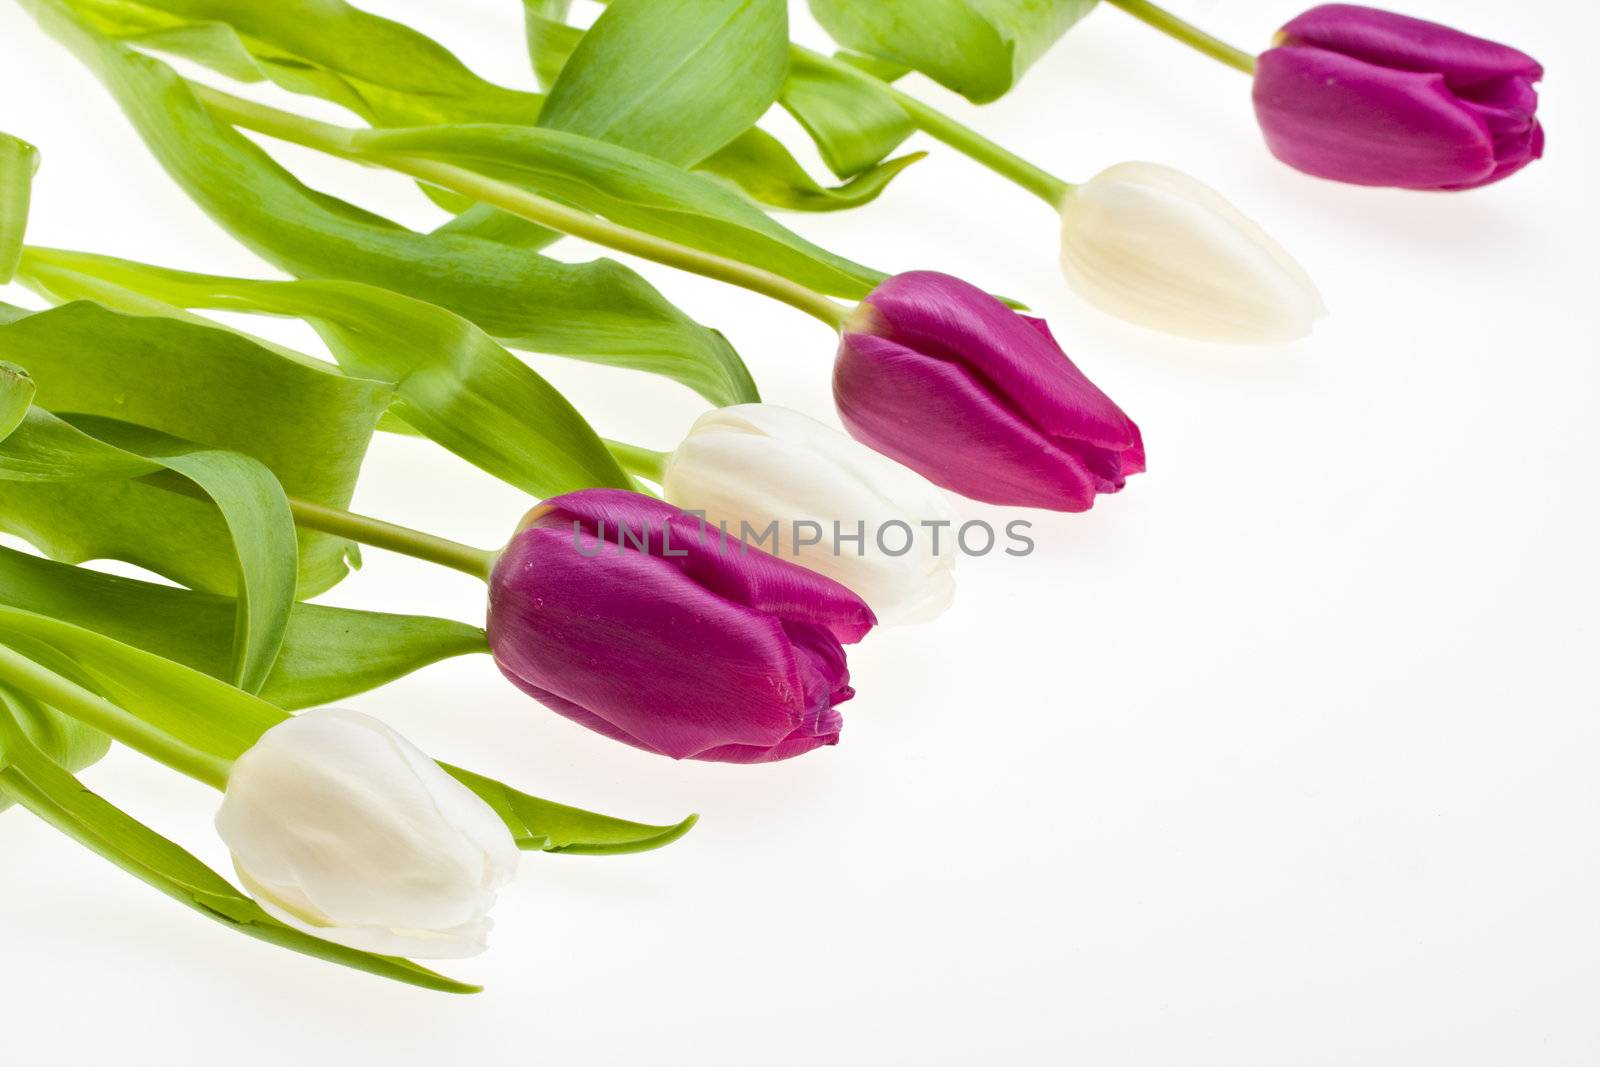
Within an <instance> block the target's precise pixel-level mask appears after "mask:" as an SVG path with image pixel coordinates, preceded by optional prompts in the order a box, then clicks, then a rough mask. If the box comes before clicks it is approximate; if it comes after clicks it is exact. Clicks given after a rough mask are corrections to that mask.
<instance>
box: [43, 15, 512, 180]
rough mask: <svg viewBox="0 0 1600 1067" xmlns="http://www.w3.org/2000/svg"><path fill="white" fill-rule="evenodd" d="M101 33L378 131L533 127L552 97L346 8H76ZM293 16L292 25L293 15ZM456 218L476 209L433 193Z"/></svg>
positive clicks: (407, 30)
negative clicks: (498, 79) (329, 108)
mask: <svg viewBox="0 0 1600 1067" xmlns="http://www.w3.org/2000/svg"><path fill="white" fill-rule="evenodd" d="M70 2H71V3H72V5H73V7H74V8H75V10H77V11H78V12H79V13H80V14H81V15H82V16H84V17H85V18H86V19H87V20H88V21H90V22H92V23H93V24H94V25H95V27H96V28H97V29H99V30H100V31H101V32H103V33H106V34H107V35H109V36H113V37H117V38H119V39H121V40H125V41H127V42H128V43H130V44H133V45H136V46H138V47H139V48H143V49H148V50H151V51H157V52H162V53H165V54H168V55H175V56H181V57H182V58H184V59H188V60H190V61H192V62H196V63H200V64H202V65H204V66H207V67H210V68H211V69H213V70H216V71H219V72H220V73H222V74H225V75H227V76H228V77H230V78H234V79H236V80H238V81H243V82H259V81H263V80H271V81H272V82H273V83H275V84H276V85H278V86H281V87H282V88H284V89H287V90H289V91H290V92H295V93H304V94H308V95H311V96H317V97H321V98H322V99H324V100H331V101H332V102H334V103H336V104H339V105H340V106H342V107H345V108H348V109H349V110H350V111H353V112H355V113H356V114H357V115H360V116H361V117H362V118H363V119H365V120H366V121H368V122H370V123H372V124H373V125H380V126H381V125H386V124H387V125H401V126H405V125H416V124H423V123H433V122H461V121H473V120H483V121H494V122H532V121H533V120H534V118H535V117H537V115H538V113H539V107H540V105H541V104H542V103H543V98H542V97H541V96H539V95H538V94H537V93H524V92H518V91H516V90H512V89H503V88H501V87H500V86H498V85H494V84H491V83H489V82H486V81H484V80H483V79H482V78H479V77H478V76H477V75H475V74H473V73H472V72H471V71H470V70H468V69H467V68H466V67H465V66H464V65H463V64H462V63H461V61H460V60H458V59H457V58H456V57H455V56H454V55H452V54H451V53H450V52H449V51H448V50H447V49H445V48H444V47H442V46H441V45H439V44H438V43H437V42H435V41H433V40H432V39H431V38H429V37H425V36H423V35H422V34H420V33H417V32H416V31H415V30H412V29H410V28H409V27H407V26H403V25H401V24H400V23H397V22H391V21H389V20H388V19H384V18H379V17H378V16H376V15H371V14H368V13H367V12H364V11H360V10H358V9H356V8H353V7H351V6H350V5H348V4H346V3H343V2H342V0H299V2H297V3H295V4H294V5H293V9H292V12H286V11H285V10H284V7H283V5H282V4H280V3H277V2H275V0H274V2H262V0H145V2H133V0H70ZM286 13H288V14H292V17H288V18H286V17H284V16H285V14H286ZM422 188H423V191H424V192H426V193H427V194H428V195H429V196H431V197H432V198H433V199H434V200H436V201H438V202H439V204H440V205H441V206H442V207H444V208H445V209H446V210H449V211H460V210H462V209H463V208H465V207H468V206H469V203H470V202H466V201H463V199H462V198H461V197H458V196H456V195H455V194H453V193H445V192H443V191H442V190H437V189H434V188H433V187H431V186H426V185H424V186H423V187H422Z"/></svg>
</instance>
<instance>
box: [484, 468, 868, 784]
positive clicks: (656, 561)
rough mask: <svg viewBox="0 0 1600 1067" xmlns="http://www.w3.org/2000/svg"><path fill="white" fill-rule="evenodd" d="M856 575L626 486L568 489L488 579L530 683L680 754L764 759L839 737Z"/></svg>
mask: <svg viewBox="0 0 1600 1067" xmlns="http://www.w3.org/2000/svg"><path fill="white" fill-rule="evenodd" d="M875 621H876V620H875V619H874V618H873V615H872V611H871V609H870V608H868V607H867V605H866V603H865V602H864V601H862V599H861V598H860V597H858V596H856V594H854V593H852V592H850V590H848V589H846V588H845V587H844V586H842V585H840V584H838V583H837V582H834V581H832V580H830V579H828V578H824V577H823V576H822V575H820V574H817V573H815V572H813V571H809V570H807V569H806V568H804V567H801V566H799V565H798V564H794V563H789V562H787V561H785V560H780V559H777V558H774V557H773V556H770V555H768V554H766V553H765V552H762V551H760V550H759V549H755V548H751V547H750V546H749V545H746V544H744V543H743V542H741V541H739V540H738V539H737V538H734V537H729V538H727V539H726V540H724V539H723V537H722V535H721V533H720V531H718V530H717V528H716V527H714V526H709V525H707V524H706V523H704V522H703V521H701V520H699V519H697V518H696V517H694V516H692V515H687V514H685V513H683V512H682V511H679V510H678V509H677V508H675V507H673V506H672V505H670V504H667V503H663V502H662V501H659V500H654V499H652V498H650V497H647V496H642V495H640V494H638V493H630V492H627V491H625V490H620V489H584V490H580V491H578V492H576V493H568V494H567V495H565V496H559V497H554V498H552V499H550V500H547V501H545V502H544V503H543V504H541V505H539V506H538V507H536V508H534V509H533V510H532V511H531V512H529V513H528V515H527V517H526V518H524V519H523V521H522V525H521V527H520V528H519V529H518V531H517V533H516V536H514V537H513V538H512V539H511V543H510V544H509V545H507V546H506V548H505V550H504V552H502V553H501V555H500V558H499V559H498V560H497V561H496V563H495V567H494V571H493V573H492V574H491V575H490V578H489V647H490V648H491V649H492V650H493V652H494V658H495V662H496V663H497V664H499V666H500V670H501V671H502V672H503V673H504V674H505V675H506V677H507V678H509V679H510V680H511V681H512V682H513V683H514V684H515V685H517V686H518V687H519V688H520V689H522V690H523V691H524V692H526V693H528V694H529V695H531V696H533V697H534V698H535V699H537V700H539V701H541V702H542V703H544V704H545V705H547V706H548V707H550V708H552V709H554V710H555V711H557V712H560V713H561V714H562V715H565V716H566V717H567V718H569V719H571V720H573V721H574V722H577V723H581V724H582V725H584V726H587V727H589V728H590V729H591V730H595V731H597V732H599V733H602V734H604V735H606V736H607V737H610V738H614V739H616V740H618V741H625V742H627V743H628V744H630V745H634V746H637V747H638V748H642V749H645V750H647V751H650V752H657V753H660V754H662V755H665V756H671V757H673V758H674V759H699V760H712V761H718V762H723V763H765V762H769V761H772V760H781V759H788V758H790V757H792V756H798V755H800V754H801V753H803V752H809V751H810V750H811V749H813V748H817V747H818V746H821V745H831V744H835V743H837V742H838V740H839V729H840V725H841V718H840V715H839V713H838V711H836V710H835V705H837V704H840V703H842V702H843V701H845V700H848V699H850V697H851V696H853V695H854V690H852V689H851V688H850V686H849V680H850V673H849V670H848V669H847V665H846V663H845V655H844V650H843V648H841V647H840V646H841V644H851V643H854V642H856V641H859V640H861V638H862V637H864V636H866V633H867V631H868V630H870V629H871V628H872V626H873V623H874V622H875Z"/></svg>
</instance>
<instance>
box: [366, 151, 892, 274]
mask: <svg viewBox="0 0 1600 1067" xmlns="http://www.w3.org/2000/svg"><path fill="white" fill-rule="evenodd" d="M351 150H352V151H353V152H355V153H356V154H358V155H359V156H360V157H361V158H363V159H368V160H372V161H374V162H377V163H380V164H381V163H384V162H385V161H387V160H394V159H397V158H399V157H410V158H419V157H420V158H424V159H431V160H437V161H440V162H445V163H450V164H454V165H456V166H460V167H464V168H467V169H470V170H473V171H475V172H477V173H479V174H482V175H485V176H488V177H491V178H495V179H498V180H500V181H503V182H507V183H510V184H514V185H517V186H519V187H522V188H525V189H529V190H531V191H533V192H535V193H539V194H540V195H542V196H546V197H549V198H551V199H555V200H559V201H562V202H564V203H567V204H570V205H572V206H575V207H578V208H581V209H583V210H585V211H589V212H591V213H593V214H595V215H599V216H600V217H602V218H605V219H609V220H610V221H612V222H615V223H617V224H619V225H622V226H626V227H629V228H631V229H635V230H639V231H642V232H645V233H649V234H652V235H654V236H657V237H662V238H666V239H667V240H670V241H675V242H677V243H679V244H683V245H687V246H689V247H691V248H697V249H701V250H702V251H707V252H712V253H715V254H717V255H721V256H725V257H727V258H730V259H736V260H740V261H742V262H744V263H748V264H751V265H752V266H757V267H762V268H764V269H766V270H769V271H772V272H773V273H775V274H780V275H782V276H784V277H786V278H789V279H792V280H794V281H796V282H799V283H800V284H801V285H805V286H807V287H809V288H812V289H816V290H818V291H820V292H823V293H827V294H829V295H831V296H842V297H850V298H855V299H859V298H861V297H864V296H866V294H867V293H869V292H871V291H872V288H873V287H874V286H875V285H877V284H878V283H879V282H880V281H882V280H883V279H884V278H885V277H886V275H884V274H883V273H882V272H880V271H875V270H872V269H871V268H868V267H864V266H861V265H860V264H858V263H852V262H851V261H850V260H847V259H845V258H843V257H841V256H836V255H834V254H833V253H831V252H828V251H827V250H826V249H823V248H819V247H818V246H816V245H814V244H812V243H811V242H810V241H807V240H806V239H805V238H803V237H801V236H800V235H798V234H796V233H794V232H793V231H792V230H789V229H788V228H786V227H784V226H783V225H781V224H780V223H778V222H776V221H774V220H773V219H772V218H770V217H769V216H768V215H767V214H766V213H765V212H763V211H762V210H761V209H760V208H758V207H756V206H755V205H753V204H751V203H750V201H749V200H747V199H745V198H744V197H743V196H740V195H739V194H738V193H736V192H734V191H732V190H730V189H728V188H727V187H726V186H725V185H724V184H722V183H721V182H717V181H714V180H712V179H710V178H707V177H705V176H703V175H699V174H695V173H692V172H689V171H685V170H681V169H679V168H678V167H675V166H672V165H669V164H666V163H662V162H660V161H658V160H656V159H652V158H651V157H649V156H647V155H643V154H641V153H639V152H634V151H631V150H629V149H626V148H620V147H617V146H616V145H610V144H606V143H605V142H603V141H597V140H594V139H592V138H589V137H580V136H577V135H574V134H569V133H562V132H560V131H557V130H547V129H541V128H537V127H532V126H493V125H471V126H427V127H416V128H413V129H392V130H390V129H385V130H361V131H357V132H356V133H355V134H354V135H353V137H352V138H351Z"/></svg>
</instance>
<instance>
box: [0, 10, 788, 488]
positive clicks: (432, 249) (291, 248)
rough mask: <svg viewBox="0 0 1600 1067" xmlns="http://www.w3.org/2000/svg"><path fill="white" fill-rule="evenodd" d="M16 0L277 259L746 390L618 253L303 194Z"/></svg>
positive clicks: (168, 93) (120, 48)
mask: <svg viewBox="0 0 1600 1067" xmlns="http://www.w3.org/2000/svg"><path fill="white" fill-rule="evenodd" d="M23 2H24V6H26V7H27V8H28V9H29V10H30V11H31V12H32V13H33V14H34V16H35V18H37V19H38V20H39V21H40V23H41V25H43V26H44V27H45V29H46V30H48V31H49V32H50V33H51V34H52V35H54V36H55V37H57V38H58V39H59V40H61V41H62V43H63V44H66V45H67V46H68V47H69V48H71V49H72V51H73V52H74V54H75V55H77V56H78V58H79V59H81V60H82V61H83V62H85V63H86V64H87V65H88V66H89V67H90V68H91V69H92V70H94V71H95V73H96V74H97V75H98V76H99V77H100V79H101V80H102V81H103V82H104V83H105V84H106V86H107V88H108V89H110V90H111V92H112V93H113V94H114V95H115V96H116V97H117V99H118V101H119V102H120V103H121V105H122V107H123V110H124V111H125V112H126V113H127V114H128V116H129V118H130V120H132V122H133V123H134V126H135V127H136V128H137V129H138V131H139V133H140V135H141V136H142V137H143V138H144V140H145V143H146V144H147V145H148V146H149V148H150V149H151V151H152V152H153V153H154V154H155V156H156V158H157V159H158V160H159V161H160V162H161V164H162V166H164V167H165V168H166V169H167V171H168V173H169V174H171V175H172V177H173V178H174V179H175V180H176V181H177V182H178V183H179V185H180V186H182V187H183V189H184V190H185V191H186V192H187V193H188V194H189V195H190V197H192V198H193V199H194V200H195V201H196V202H197V203H199V204H200V206H201V207H202V208H204V209H205V211H206V212H207V213H208V214H209V215H211V217H212V218H213V219H214V220H216V221H217V222H218V223H219V224H220V225H222V226H223V227H224V228H226V229H227V230H228V231H229V232H231V233H232V234H233V235H234V236H235V237H236V238H238V239H239V240H240V241H241V242H243V243H244V244H245V245H247V246H248V247H250V248H251V249H253V250H254V251H255V252H256V253H257V254H259V255H261V256H262V257H263V258H264V259H266V260H268V261H269V262H271V263H273V264H275V265H276V266H278V267H280V268H282V269H283V270H286V271H288V272H289V273H291V274H295V275H298V276H300V277H305V278H361V279H363V280H366V281H368V282H371V283H373V284H376V285H379V286H381V287H383V288H387V289H392V290H395V291H397V292H400V293H404V294H406V295H408V296H411V297H415V298H416V299H419V300H424V301H427V302H429V303H434V304H439V305H441V306H443V307H446V308H449V309H450V310H452V311H454V312H455V313H457V314H459V315H461V316H463V317H464V318H466V319H468V320H470V321H472V322H474V323H476V324H477V325H478V326H479V327H481V328H482V329H484V330H485V331H487V332H488V333H489V334H490V335H492V336H494V337H495V338H496V339H498V340H500V341H501V342H502V343H505V344H508V345H511V346H513V347H517V348H526V349H530V350H533V351H537V352H547V353H551V354H556V355H566V356H572V357H575V358H581V359H587V360H590V361H592V362H597V363H605V364H609V365H613V366H620V367H628V368H632V369H636V370H643V371H648V372H651V373H655V374H661V375H665V376H667V377H670V378H673V379H675V380H677V381H679V382H682V383H683V384H684V385H687V386H689V387H690V388H692V389H694V390H696V391H697V392H699V393H701V395H703V396H705V397H706V398H707V399H708V400H710V401H712V402H713V403H716V404H732V403H742V402H747V401H754V400H757V399H759V395H758V394H757V392H756V389H755V384H754V383H753V382H752V381H751V379H750V375H749V372H748V371H747V370H746V369H745V367H744V364H743V363H742V362H741V361H740V359H739V357H738V355H737V354H736V353H735V352H734V351H733V349H732V348H731V347H730V346H729V345H728V343H727V341H725V340H724V339H723V338H722V337H721V335H719V334H717V333H716V332H715V331H712V330H708V329H706V328H705V327H702V326H699V325H697V324H695V323H694V322H692V321H691V320H690V319H688V318H687V317H686V316H685V315H684V314H683V313H682V312H680V311H678V310H677V309H676V308H674V307H673V306H672V305H671V304H669V303H667V302H666V300H665V299H663V298H662V297H661V295H660V294H659V293H657V292H656V291H655V290H654V289H652V288H651V287H650V286H649V285H648V284H647V283H646V282H645V281H644V280H643V279H642V278H640V277H639V276H638V275H637V274H635V273H634V272H633V271H631V270H628V269H627V268H625V267H623V266H622V265H621V264H618V263H615V262H612V261H610V260H597V261H595V262H592V263H584V264H567V263H558V262H556V261H554V260H550V259H546V258H544V257H542V256H539V255H536V254H534V253H533V252H531V251H528V250H527V249H525V248H519V247H516V246H514V245H511V244H507V243H504V242H501V241H498V240H490V239H485V238H480V237H475V236H472V235H471V234H464V233H461V232H457V231H449V230H440V231H438V232H435V233H433V234H419V233H416V232H413V231H411V230H407V229H405V228H403V227H401V226H398V225H396V224H395V223H393V222H390V221H389V220H387V219H384V218H381V217H379V216H377V215H374V214H372V213H371V212H367V211H363V210H362V209H360V208H357V207H355V206H353V205H351V204H348V203H346V202H344V201H342V200H338V199H336V198H334V197H331V196H327V195H325V194H322V193H318V192H314V191H313V190H311V189H308V188H307V187H306V186H304V185H303V184H301V183H300V182H299V181H297V180H296V179H295V178H294V177H293V176H292V175H290V174H289V173H288V172H287V171H285V170H284V169H283V168H282V167H280V166H278V165H277V164H276V163H275V162H274V161H273V160H272V159H271V157H270V156H268V155H267V154H266V153H265V152H263V151H262V150H261V149H260V148H259V147H257V146H256V145H255V144H254V143H253V142H251V141H248V140H246V139H245V138H244V137H242V136H241V135H240V134H238V133H237V132H236V131H235V130H233V128H232V127H230V126H227V125H226V124H224V123H221V122H219V121H217V120H216V119H215V118H213V117H212V116H211V114H210V113H209V112H208V111H206V109H205V108H204V107H203V106H202V105H201V104H200V102H199V101H198V99H196V97H195V95H194V92H193V91H192V89H191V88H190V86H189V84H188V83H187V82H186V81H184V80H183V79H182V78H180V77H178V75H177V74H176V73H174V72H173V71H172V70H171V68H169V67H167V66H166V65H165V64H163V63H161V62H159V61H157V60H154V59H151V58H150V57H148V56H143V55H139V54H137V53H136V52H134V51H133V50H132V49H130V48H129V47H128V46H126V45H124V44H122V43H120V42H117V41H115V40H112V39H110V38H108V37H105V36H103V35H101V34H98V33H96V32H95V31H94V30H93V29H91V28H90V27H89V26H88V25H86V24H85V23H84V22H83V21H82V20H80V19H78V18H76V17H74V15H73V14H72V13H71V12H70V10H68V9H67V8H66V7H64V6H62V4H61V3H60V2H58V0H23ZM285 484H286V485H287V483H285ZM297 495H298V494H297Z"/></svg>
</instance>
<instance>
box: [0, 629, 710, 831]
mask: <svg viewBox="0 0 1600 1067" xmlns="http://www.w3.org/2000/svg"><path fill="white" fill-rule="evenodd" d="M0 644H5V645H9V646H11V647H13V648H17V647H19V646H20V647H22V648H23V649H25V650H27V649H29V648H30V646H34V645H37V646H42V647H43V648H45V649H47V650H48V651H49V652H50V653H51V654H53V655H54V656H58V657H61V658H62V659H63V660H64V661H65V662H66V663H68V664H70V666H71V668H72V671H73V674H74V675H76V676H80V677H83V678H85V679H87V680H88V683H89V684H90V685H91V686H92V687H93V688H94V689H95V690H96V691H98V692H99V693H100V694H101V695H103V696H104V697H105V698H106V699H107V700H109V701H111V702H112V703H113V704H115V705H117V706H118V707H120V708H121V709H123V710H124V711H125V712H126V713H127V714H128V715H129V716H130V718H131V719H132V720H136V725H130V726H129V727H128V730H129V735H130V737H133V738H135V739H136V737H137V735H139V734H142V733H156V734H159V735H160V736H161V737H163V738H164V739H166V740H167V743H169V744H171V745H172V746H174V747H177V748H181V749H183V750H185V751H188V752H192V753H196V754H198V755H199V756H200V757H201V758H202V759H206V760H209V761H212V762H215V761H222V762H231V761H233V760H235V759H237V758H238V757H239V756H240V755H242V754H243V753H244V752H245V751H246V750H247V749H249V747H250V746H251V745H252V744H254V743H255V741H256V739H257V738H259V737H260V736H261V735H262V734H263V733H265V732H266V731H267V730H270V729H271V728H272V727H273V726H275V725H277V724H278V723H280V722H283V721H284V720H285V719H286V718H287V716H286V715H285V713H284V712H283V711H281V710H280V709H279V708H277V707H276V706H274V705H272V704H269V703H267V702H266V701H264V700H262V699H260V698H259V697H255V696H252V695H251V694H249V693H246V692H244V691H243V690H241V689H236V688H234V687H233V686H230V685H228V684H227V683H225V682H222V681H219V680H218V679H216V678H213V677H211V676H210V675H207V674H203V673H201V672H199V671H196V670H193V669H191V668H189V667H185V666H183V665H182V664H179V663H174V662H172V661H171V660H167V659H163V658H161V657H160V656H156V655H153V654H151V653H149V652H145V651H142V650H141V649H137V648H134V647H133V646H131V645H126V644H123V643H122V642H119V641H115V640H112V639H111V638H109V637H106V636H104V635H102V634H98V633H95V632H93V631H91V630H86V629H84V628H82V627H79V626H74V625H72V624H70V623H66V622H62V621H60V620H58V619H51V618H47V617H45V616H43V615H37V614H33V613H31V612H26V611H20V610H17V609H15V608H8V607H3V606H0ZM30 654H31V653H30ZM35 658H37V657H35ZM3 681H5V679H4V678H3V677H0V682H3ZM12 681H13V682H16V679H12ZM19 687H21V686H20V683H19ZM119 725H120V724H119ZM106 729H107V730H108V732H112V731H111V727H110V726H109V725H108V726H107V727H106ZM112 735H113V738H114V739H116V740H122V741H125V742H127V741H129V737H122V736H118V734H117V733H115V732H112ZM135 747H138V746H135ZM440 766H441V767H443V768H444V769H445V770H446V771H449V772H450V773H451V774H453V775H455V776H456V777H457V778H458V779H460V781H461V782H462V784H463V785H465V786H466V787H467V788H468V789H471V790H472V791H473V792H474V793H477V794H478V795H479V796H481V797H483V799H484V800H485V801H486V802H488V803H489V805H490V806H491V807H493V808H494V809H495V810H496V812H498V813H499V814H500V816H501V818H502V819H504V820H505V823H506V826H507V827H508V828H510V830H511V833H512V836H513V837H514V838H516V841H517V845H518V847H520V848H522V849H524V850H527V851H564V852H590V853H593V852H606V853H619V852H628V851H639V850H643V849H651V848H658V847H660V846H661V845H664V844H668V843H670V842H672V841H674V840H676V839H677V838H678V837H680V836H682V834H684V833H686V832H687V831H688V829H689V828H690V827H691V826H693V824H694V819H693V817H691V818H689V819H685V820H684V821H683V822H681V823H678V824H676V825H674V826H650V825H646V824H643V823H634V822H628V821H626V820H620V819H613V818H610V817H608V816H604V815H596V814H593V813H590V812H581V811H577V810H576V809H572V808H566V807H564V806H561V805H550V804H549V802H548V801H540V800H538V799H536V798H534V797H530V796H528V795H527V794H525V793H521V792H519V791H517V790H514V789H512V788H510V787H509V786H507V785H504V784H503V783H500V782H497V781H494V780H492V779H488V778H484V777H482V776H481V775H477V774H473V773H471V772H468V771H463V770H461V769H459V768H456V767H451V766H450V765H449V764H445V763H441V764H440Z"/></svg>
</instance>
